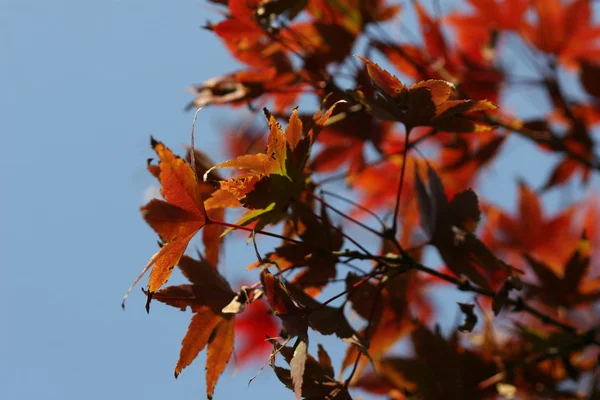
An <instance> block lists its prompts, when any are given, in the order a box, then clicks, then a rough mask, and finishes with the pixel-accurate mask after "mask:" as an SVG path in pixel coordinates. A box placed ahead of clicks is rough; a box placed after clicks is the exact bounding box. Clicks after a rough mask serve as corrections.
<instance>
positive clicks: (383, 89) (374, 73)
mask: <svg viewBox="0 0 600 400" xmlns="http://www.w3.org/2000/svg"><path fill="white" fill-rule="evenodd" d="M359 58H360V59H361V60H362V61H364V62H365V63H366V64H367V71H368V73H369V76H370V77H371V80H372V81H373V84H374V85H375V87H376V88H377V89H378V90H379V91H380V93H381V94H382V96H383V97H378V98H377V99H375V100H370V99H366V98H365V97H363V96H361V95H360V93H356V92H355V93H354V95H355V97H356V98H357V100H358V101H359V102H362V103H364V104H365V105H366V106H368V107H369V108H370V109H371V111H372V112H373V113H374V115H375V116H377V117H378V118H381V119H386V120H394V121H399V122H402V123H403V124H404V125H405V126H406V127H407V130H410V129H412V128H414V127H417V126H433V127H434V128H437V129H439V130H443V131H448V132H482V131H488V130H490V129H492V127H491V126H490V125H489V124H487V123H484V122H478V121H476V120H474V119H472V118H470V117H469V116H468V115H467V114H468V113H471V112H475V111H486V110H493V109H495V108H496V105H495V104H493V103H491V102H489V101H487V100H479V101H473V100H450V96H451V95H452V93H453V92H454V90H455V87H454V85H453V84H451V83H450V82H446V81H442V80H428V81H421V82H417V83H415V84H414V85H412V86H411V87H407V86H405V85H404V84H402V83H401V82H400V81H399V80H398V78H396V77H395V76H393V75H391V74H390V73H389V72H387V71H386V70H384V69H382V68H381V67H380V66H379V65H377V64H375V63H374V62H372V61H371V60H368V59H366V58H364V57H359Z"/></svg>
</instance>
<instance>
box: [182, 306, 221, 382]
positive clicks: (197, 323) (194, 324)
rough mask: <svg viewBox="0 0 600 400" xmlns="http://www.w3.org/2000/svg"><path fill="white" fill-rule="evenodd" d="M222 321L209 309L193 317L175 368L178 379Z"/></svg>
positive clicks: (206, 308)
mask: <svg viewBox="0 0 600 400" xmlns="http://www.w3.org/2000/svg"><path fill="white" fill-rule="evenodd" d="M222 321H223V319H222V318H221V316H219V315H217V314H215V313H213V312H212V311H211V309H210V308H209V307H205V308H204V309H203V310H201V311H198V312H196V313H195V314H194V315H193V316H192V321H191V322H190V326H189V328H188V331H187V332H186V333H185V336H184V337H183V340H182V342H181V352H180V353H179V360H178V361H177V365H176V366H175V377H176V378H177V376H178V375H179V373H180V372H181V371H182V370H183V369H184V368H185V367H187V366H188V365H190V364H191V363H192V361H194V359H195V358H196V357H197V356H198V354H199V353H200V352H201V351H202V350H203V349H204V347H206V345H207V344H208V340H209V339H210V337H211V335H212V333H213V331H214V330H215V328H216V327H217V326H218V325H219V323H220V322H222ZM213 389H214V385H213Z"/></svg>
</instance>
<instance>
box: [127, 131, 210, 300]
mask: <svg viewBox="0 0 600 400" xmlns="http://www.w3.org/2000/svg"><path fill="white" fill-rule="evenodd" d="M151 143H152V147H153V148H154V150H155V151H156V153H157V154H158V157H159V159H160V161H159V163H158V166H157V167H156V168H151V169H150V170H151V172H153V174H154V175H155V176H156V174H157V173H158V180H159V182H160V184H161V193H162V195H163V197H164V198H165V200H166V201H162V200H151V201H150V202H149V203H148V204H146V205H145V206H143V207H142V208H141V211H142V215H143V217H144V219H145V220H146V222H147V223H148V224H149V225H150V226H151V227H152V229H154V231H155V232H156V233H158V235H159V236H160V238H161V240H162V241H163V242H164V245H163V247H162V248H161V249H160V250H159V251H158V252H157V253H156V254H154V256H152V258H151V259H150V261H148V263H147V264H146V266H145V267H144V269H143V270H142V272H141V273H140V275H139V276H138V277H137V278H136V280H135V281H134V282H133V284H132V285H131V287H130V288H129V290H128V291H127V293H126V294H125V297H124V298H123V304H124V302H125V299H126V298H127V296H128V295H129V293H130V292H131V289H133V287H134V286H135V285H136V284H137V283H138V282H139V281H140V279H141V278H142V277H143V276H144V274H145V273H146V271H148V270H149V269H150V268H152V272H151V273H150V279H149V282H148V294H149V299H150V298H151V296H152V294H154V293H155V292H156V291H157V290H158V289H160V287H161V286H162V285H164V284H165V283H166V282H167V281H168V279H169V277H170V276H171V272H172V270H173V267H174V266H175V265H176V264H177V263H178V262H179V259H180V258H181V256H182V255H183V253H184V252H185V249H186V248H187V245H188V243H189V241H190V240H191V239H192V237H193V236H194V235H195V234H196V232H198V231H199V230H200V229H201V228H202V227H203V226H204V225H205V224H206V210H205V209H204V203H203V200H202V196H201V192H200V189H199V187H198V181H197V178H196V174H195V173H194V170H193V169H192V168H191V166H190V165H189V164H188V163H187V162H186V161H185V160H183V159H182V158H181V157H178V156H176V155H174V154H173V152H172V151H171V150H170V149H168V148H167V147H165V145H163V144H162V143H161V142H158V141H156V140H154V139H152V141H151ZM148 306H149V304H147V305H146V307H147V308H148Z"/></svg>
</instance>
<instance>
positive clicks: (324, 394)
mask: <svg viewBox="0 0 600 400" xmlns="http://www.w3.org/2000/svg"><path fill="white" fill-rule="evenodd" d="M273 346H274V347H275V349H274V351H277V352H278V353H279V354H281V355H283V357H284V359H285V360H286V362H287V363H288V364H289V365H290V366H291V365H292V363H293V362H294V354H295V349H294V348H292V347H289V346H283V347H280V346H279V343H277V342H273ZM304 366H305V367H304V371H303V374H302V386H301V390H300V395H301V396H302V397H303V398H305V399H314V400H316V399H331V400H334V399H335V400H350V399H351V397H350V394H349V393H348V389H347V388H346V385H344V383H343V382H339V381H337V380H335V378H334V370H333V367H332V365H331V359H330V358H329V355H328V354H327V352H326V351H325V349H324V348H323V346H321V345H320V344H319V345H318V360H317V359H315V358H314V357H313V356H311V355H310V354H307V355H306V361H305V363H304ZM272 367H273V370H274V371H275V374H276V375H277V378H279V380H280V381H281V382H282V383H283V384H284V385H285V386H287V387H288V388H289V389H291V390H295V388H294V382H293V375H292V371H290V370H288V369H286V368H283V367H279V366H276V365H274V364H272ZM297 397H298V396H297Z"/></svg>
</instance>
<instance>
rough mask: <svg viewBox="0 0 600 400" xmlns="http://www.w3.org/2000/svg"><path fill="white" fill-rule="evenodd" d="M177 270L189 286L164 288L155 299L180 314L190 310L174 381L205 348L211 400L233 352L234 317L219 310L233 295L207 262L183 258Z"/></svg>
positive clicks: (223, 280) (229, 301) (225, 282)
mask: <svg viewBox="0 0 600 400" xmlns="http://www.w3.org/2000/svg"><path fill="white" fill-rule="evenodd" d="M178 266H179V268H180V269H181V272H183V274H184V275H185V277H186V278H188V280H189V281H190V282H191V284H185V285H179V286H169V287H166V288H164V289H161V290H159V291H158V292H156V293H155V294H154V298H155V299H156V300H158V301H160V302H163V303H165V304H168V305H170V306H173V307H177V308H179V309H181V310H182V311H184V310H185V309H186V308H187V307H190V308H191V310H192V312H193V315H192V318H191V321H190V325H189V327H188V330H187V332H186V334H185V336H184V337H183V341H182V342H181V351H180V353H179V360H178V361H177V365H176V366H175V378H177V376H178V375H179V374H180V373H181V371H182V370H183V369H184V368H185V367H187V366H188V365H190V364H191V363H192V361H193V360H194V359H195V358H196V357H197V356H198V354H199V353H200V352H201V351H202V350H203V349H204V348H205V347H207V353H206V394H207V397H208V398H209V399H211V398H212V396H213V393H214V389H215V386H216V384H217V381H218V379H219V376H220V375H221V374H222V373H223V371H224V370H225V367H226V366H227V364H228V362H229V359H230V357H231V354H232V352H233V344H234V318H233V316H234V314H231V313H224V312H223V311H222V310H223V309H224V308H225V307H226V306H227V305H228V304H229V303H231V301H232V300H233V299H234V298H235V296H236V294H235V292H234V291H233V290H232V289H231V287H230V286H229V283H227V281H226V280H225V279H224V278H223V277H222V276H221V275H220V274H219V273H218V271H217V270H216V269H215V268H214V267H213V266H212V265H210V264H209V263H208V262H207V261H206V260H200V261H197V260H194V259H193V258H191V257H187V256H183V257H182V258H181V260H180V261H179V263H178Z"/></svg>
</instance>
